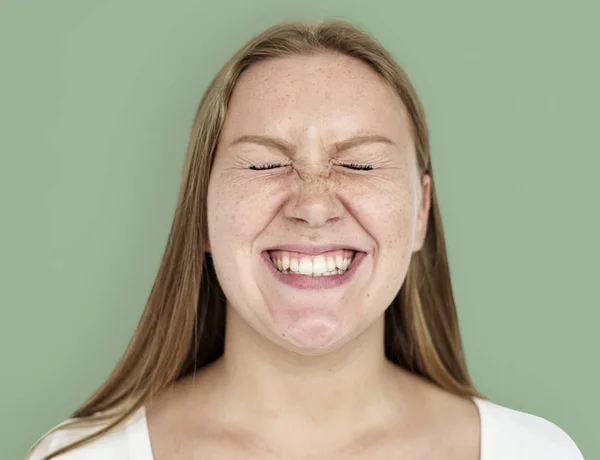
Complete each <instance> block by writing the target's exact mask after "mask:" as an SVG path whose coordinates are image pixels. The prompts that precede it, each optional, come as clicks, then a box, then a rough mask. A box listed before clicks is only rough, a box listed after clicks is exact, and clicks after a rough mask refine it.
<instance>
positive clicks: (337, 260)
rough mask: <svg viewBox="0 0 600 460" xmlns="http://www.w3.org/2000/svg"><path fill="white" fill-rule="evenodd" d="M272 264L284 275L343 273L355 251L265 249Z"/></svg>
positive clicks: (349, 265) (316, 275) (354, 256)
mask: <svg viewBox="0 0 600 460" xmlns="http://www.w3.org/2000/svg"><path fill="white" fill-rule="evenodd" d="M267 252H268V254H269V259H270V260H271V263H272V264H273V266H274V267H275V268H276V269H277V270H278V271H279V272H280V273H283V274H284V275H304V276H310V277H321V276H334V275H343V274H344V273H345V272H346V271H347V270H348V269H349V268H350V267H351V266H352V263H353V262H354V259H355V258H356V254H357V251H354V250H350V249H338V250H335V251H328V252H325V253H323V254H318V255H308V254H301V253H297V252H291V251H280V250H272V251H267Z"/></svg>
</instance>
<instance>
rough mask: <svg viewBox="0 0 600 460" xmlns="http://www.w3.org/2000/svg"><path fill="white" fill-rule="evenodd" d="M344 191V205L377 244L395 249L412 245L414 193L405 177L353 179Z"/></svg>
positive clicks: (401, 249) (398, 249) (400, 249)
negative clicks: (353, 181) (345, 204)
mask: <svg viewBox="0 0 600 460" xmlns="http://www.w3.org/2000/svg"><path fill="white" fill-rule="evenodd" d="M347 190H348V193H347V195H346V201H347V203H348V205H347V207H348V208H349V209H351V210H352V213H353V214H354V215H355V218H356V220H357V221H358V222H359V223H360V224H361V226H362V227H363V228H364V229H365V230H366V231H367V232H368V233H369V234H370V235H371V236H372V237H373V239H374V240H375V243H376V244H377V246H378V247H380V248H386V249H387V250H392V251H394V252H396V251H403V250H404V249H403V248H405V247H407V246H410V245H411V244H412V240H413V233H414V225H415V218H416V214H415V205H414V200H415V196H414V190H413V189H412V188H411V186H410V182H409V181H408V180H407V178H405V177H394V178H372V179H369V180H364V181H360V182H359V181H356V182H355V183H353V184H350V185H349V186H348V188H347ZM396 255H398V254H396Z"/></svg>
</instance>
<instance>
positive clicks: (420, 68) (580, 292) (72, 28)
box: [0, 0, 600, 459]
mask: <svg viewBox="0 0 600 460" xmlns="http://www.w3.org/2000/svg"><path fill="white" fill-rule="evenodd" d="M599 5H600V4H599V3H598V2H594V1H590V2H583V1H571V2H549V1H541V0H540V1H523V0H518V1H515V0H512V1H503V2H493V3H492V2H485V1H475V0H473V1H452V2H448V1H435V2H433V1H410V2H408V1H398V0H395V1H379V0H378V1H364V0H361V1H348V0H336V1H333V0H331V1H326V0H318V1H315V0H312V1H302V2H300V1H296V2H285V1H274V0H254V1H251V2H250V1H248V2H242V1H231V0H223V1H218V2H203V1H198V0H195V1H191V0H170V1H149V0H133V1H132V0H120V1H115V0H113V1H95V0H94V1H88V0H85V1H83V0H52V1H44V0H19V1H11V2H7V1H5V0H3V1H0V52H1V61H0V62H1V72H0V132H1V135H0V153H1V157H0V161H1V163H0V187H1V189H0V191H1V194H0V199H1V213H0V216H1V219H2V220H1V225H0V232H1V233H0V245H1V246H0V251H1V252H0V280H1V281H0V283H1V289H0V307H1V310H0V315H1V316H0V328H1V330H0V341H1V342H0V360H1V361H0V362H1V363H2V378H1V380H0V394H1V403H0V404H1V405H0V414H2V415H1V416H0V436H1V438H2V439H0V446H1V447H0V448H1V449H2V452H0V457H1V458H2V459H5V458H6V459H19V458H22V457H23V456H24V453H25V451H26V449H27V448H28V447H29V446H30V445H31V444H32V443H33V442H34V441H35V440H37V438H38V437H39V436H41V435H42V434H43V433H44V432H45V431H47V430H48V429H50V428H51V427H52V426H54V425H55V424H57V423H59V422H60V421H62V420H64V419H65V418H66V417H67V416H68V415H69V414H70V413H71V412H72V411H73V410H75V409H76V408H77V407H78V406H79V405H80V404H81V403H82V402H83V401H84V400H85V399H86V398H87V397H88V396H89V395H90V394H91V393H92V392H93V391H94V390H95V389H96V388H97V387H98V386H99V385H100V383H101V382H102V381H103V380H104V379H105V378H106V377H107V376H108V374H109V372H110V371H111V369H112V368H113V366H114V365H115V364H116V362H117V360H118V358H119V357H120V355H121V353H122V352H123V351H124V349H125V346H126V344H127V342H128V340H129V338H130V336H131V334H132V332H133V329H134V327H135V326H136V323H137V320H138V318H139V316H140V314H141V312H142V309H143V307H144V304H145V301H146V299H147V296H148V293H149V292H150V288H151V286H152V283H153V280H154V276H155V274H156V271H157V269H158V266H159V262H160V259H161V256H162V252H163V249H164V246H165V243H166V239H167V236H168V231H169V228H170V225H171V218H172V214H173V210H174V206H175V200H176V194H177V189H178V183H179V174H180V170H181V165H182V160H183V155H184V150H185V148H186V144H187V136H188V131H189V129H190V126H191V121H192V117H193V115H194V111H195V109H196V107H197V104H198V102H199V100H200V98H201V96H202V93H203V91H204V90H205V88H206V86H207V84H208V82H209V80H210V79H211V78H212V76H213V75H214V74H215V73H216V72H217V70H218V69H219V68H220V66H221V65H223V64H224V63H225V61H226V60H227V59H229V57H230V56H231V54H232V53H233V52H234V51H235V50H236V49H237V48H238V47H240V46H241V45H242V44H243V43H244V42H245V41H246V40H247V39H249V38H250V36H251V35H252V34H254V33H256V32H258V31H260V30H262V29H264V28H265V27H267V26H269V25H271V24H273V23H275V22H278V21H280V20H283V19H293V18H313V19H318V18H325V17H337V18H343V19H348V20H351V21H353V22H354V23H355V24H357V25H359V26H361V27H364V28H366V29H367V30H369V31H371V32H373V33H374V34H375V36H376V37H377V38H378V39H379V40H380V41H381V42H382V43H383V44H384V45H385V46H386V47H387V48H388V49H389V50H390V51H391V52H392V53H393V54H394V56H395V57H396V58H397V59H398V61H399V62H400V64H401V65H402V66H403V67H404V68H405V69H406V71H407V72H408V74H409V75H410V77H411V78H412V80H413V82H414V84H415V86H416V88H417V91H418V92H419V95H420V97H421V98H422V100H423V103H424V105H425V109H426V113H427V115H428V120H429V123H430V129H431V141H432V156H433V165H434V168H435V171H436V178H437V186H438V193H439V196H440V201H441V206H442V214H443V218H444V223H445V227H446V236H447V242H448V247H449V257H450V264H451V270H452V275H453V282H454V288H455V294H456V298H457V302H458V309H459V316H460V321H461V326H462V332H463V337H464V341H465V346H466V352H467V358H468V362H469V365H470V369H471V372H472V375H473V378H474V380H475V383H476V384H477V386H478V387H479V389H480V390H481V391H482V392H483V393H484V394H485V395H487V396H488V397H490V398H491V399H492V400H493V401H494V402H496V403H499V404H502V405H506V406H509V407H511V408H514V409H519V410H523V411H526V412H530V413H534V414H537V415H540V416H542V417H544V418H547V419H549V420H551V421H553V422H554V423H556V424H558V425H559V426H561V427H562V428H563V429H564V430H565V431H567V432H568V433H569V434H570V435H571V436H572V437H573V439H574V440H575V442H576V443H577V444H578V445H579V447H580V449H581V450H582V452H583V454H584V455H585V456H586V458H589V459H593V458H600V446H599V445H598V443H597V442H596V440H597V437H598V429H599V428H600V422H599V421H598V420H599V414H600V404H599V401H600V397H599V396H598V390H599V389H600V385H599V380H600V378H599V377H600V371H599V361H600V360H599V358H598V351H599V348H600V341H599V339H598V322H599V320H600V314H599V313H598V307H599V306H600V302H599V300H598V295H597V286H598V281H597V277H598V275H599V274H600V273H599V272H600V269H599V268H598V261H599V260H600V248H599V246H600V244H599V242H598V235H599V233H600V219H599V217H598V211H599V208H600V206H599V205H598V198H600V193H599V187H598V185H597V184H596V182H595V180H596V177H597V174H598V169H599V168H600V149H599V148H598V146H599V142H598V131H599V127H598V123H599V121H600V116H599V107H600V97H599V93H600V91H599V89H598V83H599V82H600V64H599V58H598V56H599V50H598V48H599V44H600V31H599V26H598V17H599V14H600V6H599Z"/></svg>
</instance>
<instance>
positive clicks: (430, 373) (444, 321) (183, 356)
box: [34, 20, 479, 459]
mask: <svg viewBox="0 0 600 460" xmlns="http://www.w3.org/2000/svg"><path fill="white" fill-rule="evenodd" d="M323 52H335V53H341V54H344V55H347V56H351V57H354V58H356V59H358V60H360V61H362V62H363V63H365V64H367V65H368V66H369V67H370V68H371V69H373V70H374V71H375V72H376V73H377V74H378V75H379V76H380V77H381V78H382V79H383V80H384V81H385V82H386V83H387V84H389V85H390V86H391V87H392V88H393V89H394V90H395V92H396V93H397V94H398V96H399V97H400V99H401V100H402V102H403V104H404V106H405V107H406V110H407V113H408V115H409V120H410V124H411V131H412V135H413V140H414V143H415V147H416V153H417V161H418V166H419V168H420V171H421V173H423V174H428V175H429V176H430V177H431V210H430V215H429V220H428V230H427V236H426V239H425V243H424V246H423V248H422V249H421V250H420V251H419V252H418V253H416V254H414V255H413V257H412V260H411V262H410V266H409V269H408V273H407V276H406V279H405V282H404V284H403V286H402V288H401V289H400V291H399V293H398V295H397V296H396V298H395V299H394V301H393V302H392V304H391V305H390V307H389V308H388V309H387V310H386V312H385V354H386V357H387V358H388V359H389V360H390V361H392V362H394V363H396V364H397V365H399V366H402V367H403V368H405V369H407V370H409V371H412V372H414V373H416V374H419V375H421V376H423V377H425V378H426V379H428V380H430V381H432V382H434V383H435V384H437V385H439V386H440V387H442V388H444V389H446V390H447V391H450V392H452V393H455V394H458V395H462V396H465V397H472V396H479V395H478V393H477V391H476V390H475V388H474V386H473V384H472V382H471V380H470V378H469V374H468V371H467V366H466V363H465V358H464V354H463V347H462V343H461V337H460V332H459V326H458V319H457V314H456V308H455V304H454V298H453V294H452V286H451V282H450V273H449V268H448V261H447V255H446V246H445V241H444V232H443V228H442V221H441V217H440V212H439V208H438V201H437V197H436V193H435V184H434V180H433V170H432V167H431V160H430V152H429V134H428V128H427V123H426V120H425V115H424V112H423V108H422V105H421V102H420V101H419V99H418V97H417V95H416V92H415V90H414V88H413V86H412V84H411V83H410V81H409V79H408V77H407V75H406V73H405V72H404V71H403V70H402V69H401V68H400V66H399V65H398V64H397V63H396V62H395V61H394V59H393V58H392V56H391V55H390V54H389V53H388V52H387V51H386V50H385V49H384V48H383V46H381V45H380V44H379V43H378V42H377V41H376V40H375V39H373V38H372V37H370V36H369V35H368V34H366V33H364V32H362V31H361V30H359V29H358V28H356V27H354V26H353V25H351V24H348V23H346V22H343V21H331V20H330V21H319V22H309V21H290V22H284V23H281V24H278V25H275V26H273V27H271V28H269V29H267V30H265V31H264V32H262V33H260V34H259V35H257V36H255V37H254V38H252V39H251V40H250V41H249V42H248V43H247V44H246V45H244V46H243V47H242V48H241V49H240V50H239V51H237V53H236V54H235V55H234V56H233V57H232V58H231V59H230V60H229V62H227V64H225V66H224V67H223V68H222V69H221V70H220V71H219V73H218V74H217V75H216V76H215V78H214V79H213V80H212V82H211V84H210V86H209V87H208V89H207V90H206V92H205V94H204V97H203V99H202V101H201V103H200V106H199V108H198V111H197V113H196V116H195V119H194V123H193V127H192V130H191V134H190V138H189V144H188V147H187V153H186V157H185V162H184V166H183V173H182V178H181V185H180V190H179V196H178V200H177V205H176V209H175V216H174V219H173V223H172V226H171V231H170V234H169V239H168V243H167V246H166V249H165V253H164V256H163V259H162V262H161V265H160V268H159V270H158V273H157V276H156V280H155V282H154V285H153V287H152V290H151V292H150V296H149V298H148V302H147V304H146V308H145V310H144V312H143V314H142V317H141V319H140V322H139V325H138V327H137V329H136V331H135V333H134V334H133V337H132V339H131V341H130V343H129V346H128V347H127V350H126V351H125V353H124V354H123V356H122V358H121V359H120V361H119V362H118V364H117V365H116V367H115V369H114V370H113V372H112V373H111V375H110V376H109V377H108V379H107V380H106V381H105V382H104V384H103V385H102V386H101V387H100V388H99V389H98V390H97V391H96V393H95V394H94V395H93V396H92V397H91V398H90V399H89V400H88V401H87V402H85V404H83V406H81V407H80V408H79V409H78V410H77V411H75V412H74V414H73V415H72V417H74V418H75V419H76V420H74V421H72V422H70V423H67V424H64V425H61V426H60V428H59V429H66V428H68V427H72V426H76V425H78V424H81V423H84V422H86V421H87V422H89V421H90V420H91V421H93V420H98V421H102V420H108V421H109V422H108V424H106V426H104V427H103V428H102V429H100V430H98V431H97V432H95V433H93V434H91V435H89V436H86V437H84V438H83V439H81V440H79V441H77V442H74V443H72V444H70V445H68V446H64V447H62V448H61V449H59V450H56V451H55V452H53V453H52V454H50V455H48V456H47V457H46V459H51V458H53V457H55V456H57V455H59V454H62V453H64V452H67V451H69V450H72V449H74V448H76V447H78V446H80V445H83V444H86V443H89V442H91V441H92V440H94V439H96V438H98V437H100V436H102V435H103V434H105V433H107V432H108V431H110V430H111V429H114V428H115V427H117V425H120V424H122V423H124V422H125V421H126V420H127V419H128V418H130V417H131V415H132V414H134V413H135V412H136V411H137V410H138V409H140V408H141V407H142V406H143V405H144V404H145V403H146V402H147V401H148V400H149V398H151V397H152V396H153V395H154V394H157V393H158V392H160V391H161V390H163V389H165V388H166V387H168V386H170V385H171V384H173V383H174V382H176V381H178V380H179V379H182V378H183V377H185V376H187V375H189V374H190V373H192V372H195V371H196V370H197V369H199V368H201V367H202V366H205V365H207V364H209V363H211V362H213V361H215V360H216V359H217V358H218V357H219V356H220V355H221V354H222V352H223V345H224V330H225V322H224V309H225V297H224V295H223V292H222V290H221V288H220V286H219V283H218V281H217V277H216V275H215V272H214V269H213V266H212V262H211V260H210V258H209V257H207V255H206V254H205V253H204V249H203V247H204V242H205V241H207V239H208V236H207V235H208V234H207V212H206V195H207V188H208V180H209V176H210V172H211V167H212V162H213V156H214V153H215V149H216V147H217V142H218V139H219V134H220V131H221V128H222V126H223V122H224V120H225V116H226V114H227V106H228V103H229V99H230V96H231V93H232V90H233V88H234V86H235V85H236V82H237V81H238V78H239V77H240V75H241V74H242V73H243V72H244V70H246V69H247V68H248V67H250V66H252V65H254V64H255V63H257V62H261V61H264V60H266V59H274V58H279V57H286V56H297V55H312V54H316V53H323ZM34 447H35V446H34Z"/></svg>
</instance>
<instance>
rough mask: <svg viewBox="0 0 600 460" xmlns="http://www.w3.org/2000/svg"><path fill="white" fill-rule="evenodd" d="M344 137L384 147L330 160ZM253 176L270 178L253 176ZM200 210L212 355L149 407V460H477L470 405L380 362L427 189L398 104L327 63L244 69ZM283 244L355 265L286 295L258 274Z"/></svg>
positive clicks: (363, 75)
mask: <svg viewBox="0 0 600 460" xmlns="http://www.w3.org/2000/svg"><path fill="white" fill-rule="evenodd" d="M242 136H253V137H252V138H251V139H248V138H246V140H243V141H242V142H240V141H239V139H240V138H241V137H242ZM265 136H266V137H269V138H270V139H273V138H275V139H278V142H280V143H281V142H284V143H285V144H286V147H285V148H282V147H281V146H275V145H274V144H273V142H272V141H271V142H265V141H264V137H265ZM357 136H378V137H379V138H385V139H387V140H386V141H385V142H381V141H377V142H366V143H361V144H360V145H356V146H354V147H351V148H347V149H343V150H340V149H339V147H340V145H339V143H340V142H343V141H345V140H348V139H352V138H356V137H357ZM336 143H337V144H338V145H337V147H338V148H336ZM350 163H353V164H360V165H369V166H371V167H372V168H373V169H372V170H369V171H363V170H354V169H351V168H349V167H348V165H349V164H350ZM265 164H277V165H281V167H277V168H274V169H269V170H261V171H256V170H252V169H251V168H250V167H251V166H262V165H265ZM207 200H208V211H209V220H208V226H209V247H208V248H207V249H208V250H210V252H211V253H212V258H213V261H214V264H215V269H216V271H217V276H218V278H219V282H220V284H221V286H222V288H223V291H224V292H225V295H226V297H227V326H226V328H227V329H226V330H227V334H226V346H225V354H224V356H223V357H222V358H221V359H219V360H218V361H217V362H216V363H215V364H213V365H211V366H209V367H208V368H206V369H203V370H201V371H199V372H198V373H196V374H195V375H193V376H192V377H191V378H188V379H186V380H184V381H182V382H179V383H177V384H176V385H174V386H173V387H172V388H170V389H169V390H168V391H166V392H165V393H164V394H163V395H161V396H159V397H157V398H156V399H155V400H154V401H152V402H151V403H150V404H149V405H148V406H147V414H148V424H149V430H150V436H151V441H152V446H153V451H154V456H155V459H156V460H161V459H163V458H164V459H167V458H169V459H173V458H176V459H178V458H203V459H204V458H206V459H210V458H231V459H236V458H245V459H248V458H261V459H265V458H269V459H270V458H286V459H292V458H294V459H296V458H297V459H320V458H323V459H325V458H339V459H346V458H348V459H350V458H352V459H357V458H365V459H377V458H381V459H384V458H385V459H390V458H403V459H409V460H410V459H421V458H428V459H436V458H440V459H441V458H444V459H454V458H456V459H459V458H460V459H461V460H469V459H478V458H479V453H478V452H479V416H478V413H477V409H476V408H475V406H474V404H473V403H472V402H471V401H469V400H465V399H463V398H459V397H457V396H454V395H451V394H449V393H447V392H445V391H443V390H441V389H439V388H438V387H436V386H434V385H433V384H430V383H428V382H426V381H424V380H422V379H420V378H419V377H417V376H415V375H413V374H411V373H409V372H406V371H404V370H402V369H400V368H398V367H397V366H394V365H392V364H390V363H389V362H388V361H386V359H385V357H384V350H383V314H384V311H385V309H386V308H387V306H388V305H389V304H390V302H391V301H392V299H393V298H394V297H395V295H396V294H397V292H398V291H399V289H400V287H401V285H402V283H403V281H404V279H405V276H406V272H407V270H408V266H409V263H410V259H411V256H412V254H414V253H415V252H416V251H418V250H420V249H421V247H422V245H423V239H424V236H425V233H426V230H427V229H426V224H427V216H428V213H429V207H430V179H429V177H427V176H422V175H421V174H420V172H419V171H418V167H417V161H416V155H415V148H414V143H413V140H412V138H411V134H410V125H409V121H408V118H407V115H406V111H405V109H404V107H403V105H402V102H401V100H400V99H399V97H398V96H397V95H396V94H395V93H394V92H393V90H392V89H391V88H390V87H388V86H387V85H386V84H385V83H384V82H383V81H382V80H381V79H380V78H379V76H378V75H377V74H375V73H374V72H373V71H372V70H371V69H369V68H368V67H367V66H366V65H365V64H363V63H361V62H359V61H357V60H355V59H353V58H350V57H347V56H341V55H337V54H327V55H317V56H303V57H294V58H285V59H284V58H280V59H274V60H270V61H266V62H262V63H260V64H257V65H255V66H253V67H251V68H250V69H249V70H248V71H247V72H245V73H244V74H243V75H242V77H241V78H240V80H239V82H238V84H237V86H236V88H235V90H234V92H233V95H232V99H231V103H230V106H229V111H228V114H227V117H226V120H225V124H224V127H223V131H222V134H221V138H220V141H219V145H218V149H217V152H216V157H215V162H214V166H213V170H212V171H211V179H210V184H209V193H208V198H207ZM283 243H301V244H315V245H319V244H327V243H341V244H348V245H352V246H358V247H359V248H360V249H361V250H363V251H364V252H366V253H367V256H366V258H365V260H364V261H363V263H362V264H361V266H360V267H359V269H358V271H357V272H356V273H355V276H354V278H353V279H352V281H351V282H350V283H348V284H346V285H343V286H341V287H338V288H334V289H327V290H313V291H306V290H298V289H295V288H292V287H290V286H287V285H285V284H283V283H280V282H278V281H277V280H276V279H275V278H274V277H273V275H272V274H271V273H270V272H269V270H268V269H267V267H266V266H265V263H264V261H263V260H262V259H261V252H262V251H263V250H264V249H266V248H269V247H273V246H276V245H278V244H283Z"/></svg>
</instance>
